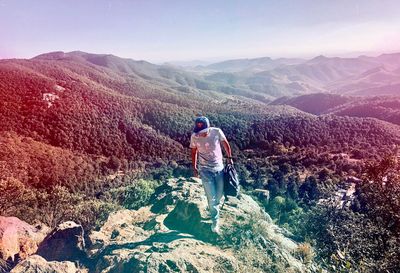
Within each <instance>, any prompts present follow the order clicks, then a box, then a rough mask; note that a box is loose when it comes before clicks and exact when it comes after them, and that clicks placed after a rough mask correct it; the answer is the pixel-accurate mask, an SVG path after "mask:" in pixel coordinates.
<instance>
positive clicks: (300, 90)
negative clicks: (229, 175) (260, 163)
mask: <svg viewBox="0 0 400 273" xmlns="http://www.w3.org/2000/svg"><path fill="white" fill-rule="evenodd" d="M199 71H200V72H199V75H203V76H204V78H205V79H206V80H207V81H211V82H216V83H219V84H221V83H223V84H226V85H228V86H230V87H232V88H240V89H242V90H250V91H251V92H256V93H259V94H264V95H265V96H267V97H268V98H269V99H273V98H278V97H281V96H298V95H303V94H310V93H320V92H327V93H338V94H346V95H362V96H371V95H396V94H399V91H398V84H399V83H400V82H399V79H400V54H383V55H380V56H378V57H367V56H360V57H357V58H339V57H325V56H317V57H315V58H313V59H311V60H301V59H276V60H273V59H271V58H268V57H265V58H257V59H238V60H228V61H224V62H219V63H215V64H211V65H208V66H206V67H203V70H199Z"/></svg>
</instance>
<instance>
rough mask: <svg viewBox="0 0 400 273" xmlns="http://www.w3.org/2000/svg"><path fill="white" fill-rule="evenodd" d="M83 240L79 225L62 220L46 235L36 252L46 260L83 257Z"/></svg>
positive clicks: (73, 259) (80, 258)
mask: <svg viewBox="0 0 400 273" xmlns="http://www.w3.org/2000/svg"><path fill="white" fill-rule="evenodd" d="M84 250H85V240H84V232H83V228H82V226H81V225H78V224H76V223H75V222H72V221H68V222H64V223H62V224H60V225H58V227H56V228H55V229H54V230H53V231H52V232H50V233H49V235H47V237H46V238H45V239H44V240H43V242H42V243H41V244H40V245H39V248H38V250H37V254H39V255H40V256H42V257H43V258H45V259H46V260H48V261H76V260H82V259H84V258H85V256H86V254H85V252H84Z"/></svg>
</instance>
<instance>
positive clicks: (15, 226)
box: [0, 216, 48, 262]
mask: <svg viewBox="0 0 400 273" xmlns="http://www.w3.org/2000/svg"><path fill="white" fill-rule="evenodd" d="M47 233H48V228H47V227H45V226H44V225H38V226H37V227H33V226H31V225H29V224H28V223H26V222H24V221H21V220H20V219H18V218H16V217H3V216H0V258H2V259H3V260H6V261H7V260H8V261H11V262H14V261H17V260H21V259H25V258H26V257H28V256H29V255H31V254H34V253H35V252H36V251H37V249H38V245H39V244H40V242H41V241H42V240H43V239H44V237H45V236H46V234H47Z"/></svg>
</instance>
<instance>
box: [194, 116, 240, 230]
mask: <svg viewBox="0 0 400 273" xmlns="http://www.w3.org/2000/svg"><path fill="white" fill-rule="evenodd" d="M221 143H222V145H223V146H224V149H225V152H226V154H227V155H228V162H229V163H233V161H232V151H231V147H230V145H229V142H228V141H227V140H226V137H225V135H224V133H223V132H222V130H221V129H219V128H216V127H210V122H209V120H208V118H206V117H204V116H201V117H197V118H196V121H195V126H194V129H193V133H192V135H191V138H190V148H192V164H193V173H194V176H195V177H198V176H199V174H200V178H201V181H202V183H203V187H204V191H205V192H206V196H207V201H208V208H209V210H210V214H211V219H212V225H211V230H212V231H213V232H215V233H219V206H220V200H221V198H222V195H223V190H224V172H223V170H224V164H223V161H222V151H221V145H220V144H221ZM197 159H199V161H198V163H199V164H198V165H199V166H198V167H197Z"/></svg>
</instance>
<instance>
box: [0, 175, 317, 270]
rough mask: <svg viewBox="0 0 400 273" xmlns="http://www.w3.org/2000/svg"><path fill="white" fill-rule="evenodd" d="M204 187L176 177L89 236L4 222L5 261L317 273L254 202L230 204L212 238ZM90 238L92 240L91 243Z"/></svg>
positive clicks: (72, 228)
mask: <svg viewBox="0 0 400 273" xmlns="http://www.w3.org/2000/svg"><path fill="white" fill-rule="evenodd" d="M206 205H207V202H206V197H205V195H204V192H203V188H202V185H201V181H200V180H199V179H195V178H190V179H184V178H173V179H169V180H168V181H167V182H166V183H164V184H163V185H162V186H160V187H159V188H158V189H157V190H156V192H155V194H154V195H153V197H152V199H151V205H149V206H146V207H142V208H140V209H139V210H120V211H116V212H114V213H112V214H111V215H110V216H109V218H108V220H107V221H106V222H105V223H104V225H103V226H102V227H101V228H100V229H99V230H97V231H92V232H91V233H90V234H88V235H87V236H84V234H83V229H82V227H81V226H80V225H78V224H76V223H74V222H66V223H62V224H61V225H59V226H58V227H57V228H56V229H55V230H53V231H49V230H48V229H46V228H45V227H42V228H39V227H33V226H30V225H28V224H26V223H25V222H23V221H21V220H19V219H17V218H13V217H0V240H1V241H0V256H1V257H3V259H4V260H7V259H8V260H9V261H12V260H16V261H19V262H18V264H17V265H16V266H15V267H14V268H13V269H12V270H11V272H12V273H17V272H18V273H19V272H21V273H22V272H42V273H50V272H51V273H53V272H56V273H72V272H90V273H91V272H93V273H100V272H102V273H119V272H121V273H122V272H148V273H152V272H154V273H156V272H309V271H312V270H311V269H312V268H315V266H314V265H313V264H312V262H308V263H306V262H304V261H303V259H302V258H301V256H299V255H298V254H297V250H298V248H299V244H298V243H296V242H295V241H293V240H292V239H290V238H289V237H290V236H289V235H290V234H288V233H287V232H286V231H285V230H283V229H281V228H279V227H278V226H276V225H275V224H274V223H273V222H272V220H271V218H270V217H269V215H268V214H267V213H265V212H264V211H263V209H262V208H261V207H260V206H259V205H258V204H257V202H255V201H254V200H253V199H252V198H251V197H250V196H248V195H246V194H242V195H241V198H240V199H237V198H230V199H229V200H228V201H227V202H226V204H225V205H224V208H223V210H222V211H221V234H220V235H216V234H214V233H212V232H211V220H210V219H209V216H208V212H207V207H206ZM85 237H86V238H88V239H87V240H84V238H85Z"/></svg>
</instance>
